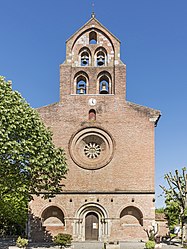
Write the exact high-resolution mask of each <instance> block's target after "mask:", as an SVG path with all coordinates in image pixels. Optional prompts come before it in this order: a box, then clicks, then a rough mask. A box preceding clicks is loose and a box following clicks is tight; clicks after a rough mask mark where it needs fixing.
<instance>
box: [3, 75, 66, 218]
mask: <svg viewBox="0 0 187 249" xmlns="http://www.w3.org/2000/svg"><path fill="white" fill-rule="evenodd" d="M0 117H1V118H0V208H1V207H2V209H1V215H0V218H1V221H2V220H3V218H2V216H3V212H2V210H4V208H3V206H6V205H7V204H8V203H9V204H11V205H12V206H14V205H13V203H14V204H15V202H16V200H17V201H18V200H19V201H20V203H19V204H20V205H19V204H18V202H17V203H16V204H15V205H18V206H22V207H23V206H24V205H23V203H22V204H21V200H22V201H23V202H24V203H25V202H26V201H27V202H28V201H29V200H30V199H31V198H32V194H36V195H40V194H41V193H43V196H44V197H48V196H49V195H53V194H55V193H58V192H60V191H61V188H62V186H61V180H62V178H65V174H66V173H67V165H66V159H65V154H64V151H63V149H61V148H55V146H54V144H53V142H52V133H51V132H50V131H49V130H48V129H46V127H45V125H44V124H43V122H42V121H41V119H40V117H39V114H38V113H37V111H36V110H34V109H32V108H31V107H30V106H29V104H28V103H27V102H26V101H25V100H24V99H23V98H22V96H21V94H20V93H18V92H17V91H13V90H12V86H11V82H10V81H6V80H5V78H4V77H2V76H0ZM11 197H14V201H13V200H10V199H11ZM23 208H25V207H23ZM10 213H11V212H10ZM5 218H6V215H5V213H4V219H5Z"/></svg>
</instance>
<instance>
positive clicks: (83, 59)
mask: <svg viewBox="0 0 187 249" xmlns="http://www.w3.org/2000/svg"><path fill="white" fill-rule="evenodd" d="M88 60H89V57H88V56H86V55H84V56H83V57H82V64H83V65H87V64H88Z"/></svg>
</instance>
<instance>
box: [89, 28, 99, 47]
mask: <svg viewBox="0 0 187 249" xmlns="http://www.w3.org/2000/svg"><path fill="white" fill-rule="evenodd" d="M89 44H97V33H96V32H95V31H91V32H90V33H89Z"/></svg>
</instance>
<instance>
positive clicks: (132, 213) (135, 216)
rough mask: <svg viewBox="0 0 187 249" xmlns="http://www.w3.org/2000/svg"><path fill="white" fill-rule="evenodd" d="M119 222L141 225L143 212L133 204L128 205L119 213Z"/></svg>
mask: <svg viewBox="0 0 187 249" xmlns="http://www.w3.org/2000/svg"><path fill="white" fill-rule="evenodd" d="M120 219H121V223H123V224H126V225H129V224H131V225H132V224H133V225H135V224H139V225H141V226H143V214H142V212H141V211H140V210H139V209H138V208H137V207H134V206H128V207H126V208H124V209H123V210H122V211H121V213H120Z"/></svg>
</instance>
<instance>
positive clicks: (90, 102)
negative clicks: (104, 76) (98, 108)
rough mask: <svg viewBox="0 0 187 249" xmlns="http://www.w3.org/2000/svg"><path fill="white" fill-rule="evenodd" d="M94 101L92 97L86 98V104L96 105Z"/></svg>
mask: <svg viewBox="0 0 187 249" xmlns="http://www.w3.org/2000/svg"><path fill="white" fill-rule="evenodd" d="M96 103H97V101H96V99H94V98H90V99H89V100H88V104H89V105H91V106H94V105H96Z"/></svg>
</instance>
